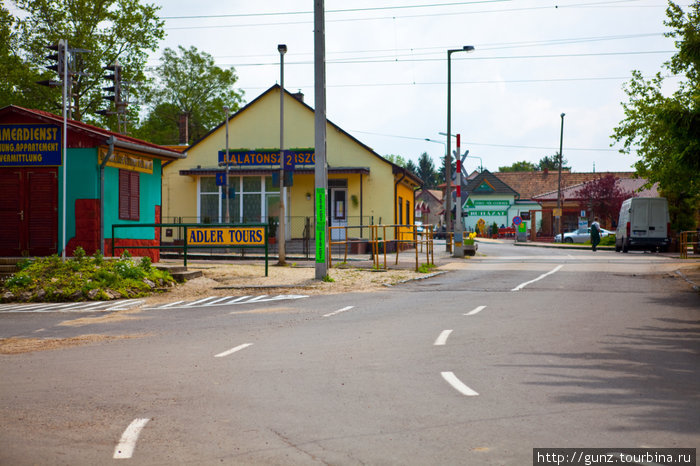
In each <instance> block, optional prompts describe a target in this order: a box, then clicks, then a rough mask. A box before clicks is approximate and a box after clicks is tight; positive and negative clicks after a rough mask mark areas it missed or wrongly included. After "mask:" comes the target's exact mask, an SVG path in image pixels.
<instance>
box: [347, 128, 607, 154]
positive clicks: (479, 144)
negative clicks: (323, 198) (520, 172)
mask: <svg viewBox="0 0 700 466" xmlns="http://www.w3.org/2000/svg"><path fill="white" fill-rule="evenodd" d="M350 132H351V133H360V134H370V135H373V136H383V137H387V138H397V139H409V140H413V141H425V138H417V137H413V136H400V135H396V134H382V133H373V132H371V131H359V130H350ZM470 145H471V146H486V147H503V148H509V149H537V150H559V148H558V147H554V146H522V145H515V144H494V143H483V142H473V141H462V147H467V146H470ZM566 150H567V151H572V150H573V151H588V152H591V151H592V152H618V150H617V149H612V148H605V149H603V148H585V147H568V146H567V148H566Z"/></svg>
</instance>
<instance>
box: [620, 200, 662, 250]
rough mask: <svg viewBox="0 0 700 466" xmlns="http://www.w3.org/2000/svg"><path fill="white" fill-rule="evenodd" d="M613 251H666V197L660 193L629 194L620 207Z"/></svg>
mask: <svg viewBox="0 0 700 466" xmlns="http://www.w3.org/2000/svg"><path fill="white" fill-rule="evenodd" d="M615 235H616V236H615V251H617V252H620V251H622V252H627V251H629V250H630V249H647V250H650V251H653V250H657V251H667V250H668V246H669V244H670V243H671V223H670V221H669V217H668V201H667V200H666V199H665V198H663V197H633V198H631V199H627V200H626V201H625V202H623V203H622V207H620V218H619V221H618V222H617V231H616V233H615Z"/></svg>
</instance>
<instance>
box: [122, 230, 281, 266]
mask: <svg viewBox="0 0 700 466" xmlns="http://www.w3.org/2000/svg"><path fill="white" fill-rule="evenodd" d="M245 227H251V228H261V227H262V228H263V229H264V240H265V241H264V244H263V245H258V244H235V245H231V244H222V245H216V244H207V245H193V244H189V242H188V234H187V231H188V230H189V229H192V228H198V229H200V228H213V229H217V228H245ZM129 228H158V229H159V234H157V235H156V240H158V245H148V246H138V245H130V244H128V245H127V244H122V245H119V244H115V242H116V241H119V240H121V241H129V240H134V241H137V240H136V239H134V238H117V235H116V231H117V230H118V229H129ZM163 228H177V229H179V230H180V231H179V233H180V238H182V240H181V241H182V244H178V243H175V242H173V243H167V244H163V242H162V241H161V234H160V233H162V231H161V230H162V229H163ZM268 228H269V225H268V224H267V223H246V224H234V223H217V224H204V223H141V224H114V225H112V238H111V245H112V257H114V255H115V252H116V250H122V251H126V250H130V249H158V250H159V251H160V250H164V249H165V250H170V249H175V250H182V251H183V265H184V266H185V267H187V251H188V250H190V249H233V248H235V249H264V250H265V276H266V277H267V273H268V253H269V249H268V240H269V238H268V233H269V230H268Z"/></svg>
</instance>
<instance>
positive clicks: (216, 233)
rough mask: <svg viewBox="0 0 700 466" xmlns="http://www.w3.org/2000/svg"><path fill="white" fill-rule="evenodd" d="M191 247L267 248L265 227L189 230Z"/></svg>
mask: <svg viewBox="0 0 700 466" xmlns="http://www.w3.org/2000/svg"><path fill="white" fill-rule="evenodd" d="M187 244H188V245H189V246H265V227H230V228H227V227H223V228H188V229H187Z"/></svg>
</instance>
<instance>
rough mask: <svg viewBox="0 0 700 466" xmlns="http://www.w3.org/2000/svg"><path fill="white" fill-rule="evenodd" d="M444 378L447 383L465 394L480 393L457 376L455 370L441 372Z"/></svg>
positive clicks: (475, 394)
mask: <svg viewBox="0 0 700 466" xmlns="http://www.w3.org/2000/svg"><path fill="white" fill-rule="evenodd" d="M441 374H442V378H443V379H445V381H446V382H447V383H449V384H450V385H452V388H454V389H455V390H457V391H458V392H459V393H461V394H462V395H464V396H478V395H479V394H478V393H477V392H475V391H474V390H472V389H471V388H469V387H467V386H466V385H464V383H463V382H462V381H461V380H459V379H458V378H457V376H456V375H455V374H454V372H441Z"/></svg>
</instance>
